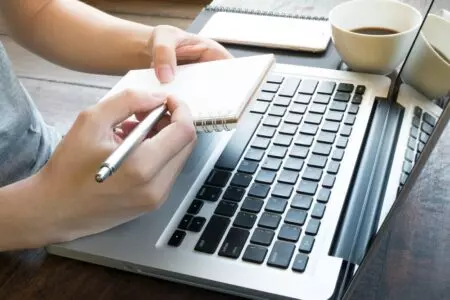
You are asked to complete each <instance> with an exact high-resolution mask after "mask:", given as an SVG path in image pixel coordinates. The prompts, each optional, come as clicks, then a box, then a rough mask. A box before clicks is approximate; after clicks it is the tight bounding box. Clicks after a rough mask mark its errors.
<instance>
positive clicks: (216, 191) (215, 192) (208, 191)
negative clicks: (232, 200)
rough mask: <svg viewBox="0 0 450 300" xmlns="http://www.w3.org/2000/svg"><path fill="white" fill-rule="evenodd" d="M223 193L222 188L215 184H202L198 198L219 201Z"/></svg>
mask: <svg viewBox="0 0 450 300" xmlns="http://www.w3.org/2000/svg"><path fill="white" fill-rule="evenodd" d="M221 193H222V189H221V188H219V187H214V186H206V185H204V186H202V187H201V189H200V191H199V192H198V193H197V198H198V199H202V200H208V201H213V202H214V201H217V200H219V196H220V194H221Z"/></svg>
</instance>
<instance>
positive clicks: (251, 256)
mask: <svg viewBox="0 0 450 300" xmlns="http://www.w3.org/2000/svg"><path fill="white" fill-rule="evenodd" d="M266 255H267V248H264V247H260V246H255V245H248V246H247V249H245V252H244V255H243V256H242V260H243V261H248V262H252V263H257V264H261V263H262V262H263V261H264V259H265V258H266Z"/></svg>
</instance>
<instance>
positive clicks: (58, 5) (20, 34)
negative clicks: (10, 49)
mask: <svg viewBox="0 0 450 300" xmlns="http://www.w3.org/2000/svg"><path fill="white" fill-rule="evenodd" d="M15 1H17V3H22V5H20V4H9V7H8V9H7V10H6V14H7V15H9V16H7V21H8V23H9V24H10V29H11V33H12V35H13V37H14V39H15V40H16V41H18V42H19V43H20V44H21V45H23V46H24V47H25V48H28V49H29V50H31V51H33V52H35V53H37V54H38V55H40V56H42V57H44V58H45V59H47V60H49V61H52V62H54V63H56V64H59V65H62V66H65V67H67V68H70V69H74V70H78V71H83V72H91V73H102V74H111V75H122V74H124V73H125V72H126V71H128V70H130V69H138V68H148V67H150V64H151V55H150V52H149V51H148V47H147V43H148V40H149V38H150V36H151V33H152V30H153V28H152V27H149V26H145V25H142V24H138V23H134V22H130V21H126V20H123V19H119V18H116V17H114V16H111V15H108V14H106V13H103V12H101V11H99V10H97V9H95V8H93V7H91V6H88V5H86V4H84V3H83V2H80V1H76V0H53V1H47V3H45V5H42V6H41V7H37V8H36V7H35V8H30V6H33V5H35V4H33V3H32V1H36V0H22V1H18V0H10V1H7V2H10V3H14V2H15ZM40 2H42V0H41V1H40ZM27 5H28V6H27Z"/></svg>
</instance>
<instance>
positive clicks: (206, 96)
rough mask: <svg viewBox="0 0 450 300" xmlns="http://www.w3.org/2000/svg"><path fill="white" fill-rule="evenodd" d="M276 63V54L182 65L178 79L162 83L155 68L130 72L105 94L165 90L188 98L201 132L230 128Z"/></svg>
mask: <svg viewBox="0 0 450 300" xmlns="http://www.w3.org/2000/svg"><path fill="white" fill-rule="evenodd" d="M274 63H275V57H274V55H273V54H265V55H253V56H248V57H242V58H233V59H226V60H217V61H209V62H203V63H195V64H189V65H182V66H178V67H177V69H176V76H175V79H174V80H173V81H172V82H170V83H166V84H161V83H160V82H159V80H158V79H157V77H156V75H155V71H154V69H142V70H132V71H129V72H128V73H127V74H126V75H125V76H124V77H123V78H122V79H121V80H120V81H119V82H118V83H117V84H116V85H115V86H114V87H113V88H112V89H111V90H110V91H109V92H108V93H107V94H106V95H105V96H104V97H103V99H106V98H108V97H109V96H111V95H113V94H116V93H119V92H121V91H123V90H125V89H133V90H140V91H148V92H164V93H168V94H171V95H173V96H175V97H177V98H178V99H179V100H181V101H184V102H185V103H186V104H187V105H188V107H189V109H190V111H191V113H192V116H193V119H194V123H195V126H196V128H197V130H198V131H199V132H213V131H229V130H232V129H234V128H235V127H236V125H237V123H238V122H239V120H240V118H241V116H242V115H243V113H244V111H245V109H246V108H247V107H248V105H249V103H250V102H251V99H252V98H253V96H254V94H255V93H256V91H257V90H258V88H259V86H260V85H261V83H263V82H264V78H265V77H266V76H267V74H268V72H270V70H271V68H272V67H273V65H274Z"/></svg>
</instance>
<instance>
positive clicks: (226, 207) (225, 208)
mask: <svg viewBox="0 0 450 300" xmlns="http://www.w3.org/2000/svg"><path fill="white" fill-rule="evenodd" d="M237 208H238V204H237V203H236V202H231V201H226V200H222V201H220V202H219V205H217V207H216V210H215V211H214V213H215V214H217V215H222V216H225V217H232V216H234V214H235V213H236V210H237Z"/></svg>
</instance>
